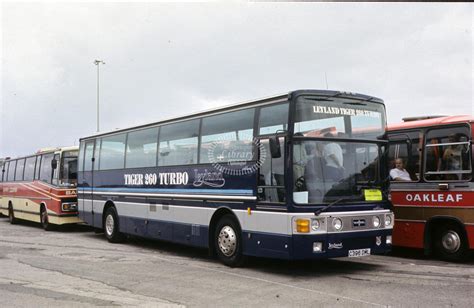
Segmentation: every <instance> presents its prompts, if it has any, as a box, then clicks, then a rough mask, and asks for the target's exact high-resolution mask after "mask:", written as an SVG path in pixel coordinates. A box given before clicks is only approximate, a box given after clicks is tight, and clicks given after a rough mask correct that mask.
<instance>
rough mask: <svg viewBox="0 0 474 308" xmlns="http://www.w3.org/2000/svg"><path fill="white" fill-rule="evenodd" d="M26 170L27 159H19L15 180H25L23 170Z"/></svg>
mask: <svg viewBox="0 0 474 308" xmlns="http://www.w3.org/2000/svg"><path fill="white" fill-rule="evenodd" d="M24 170H25V159H24V158H23V159H19V160H18V162H17V163H16V171H15V181H23V171H24Z"/></svg>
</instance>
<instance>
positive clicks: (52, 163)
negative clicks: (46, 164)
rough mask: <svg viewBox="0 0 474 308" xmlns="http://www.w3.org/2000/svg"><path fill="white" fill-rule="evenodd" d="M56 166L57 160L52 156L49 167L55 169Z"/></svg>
mask: <svg viewBox="0 0 474 308" xmlns="http://www.w3.org/2000/svg"><path fill="white" fill-rule="evenodd" d="M57 167H58V161H57V160H56V159H54V158H53V160H52V161H51V168H53V169H56V168H57Z"/></svg>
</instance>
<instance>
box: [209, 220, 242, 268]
mask: <svg viewBox="0 0 474 308" xmlns="http://www.w3.org/2000/svg"><path fill="white" fill-rule="evenodd" d="M214 241H215V242H214V247H215V249H216V254H217V256H218V257H219V259H220V260H221V261H222V263H224V264H225V265H228V266H231V267H236V266H240V265H242V264H243V263H244V261H245V258H244V256H243V254H242V231H241V230H240V226H239V224H238V222H237V221H236V219H235V218H234V216H232V215H229V214H227V215H224V216H223V217H222V218H221V219H220V220H219V222H218V223H217V226H216V230H215V233H214Z"/></svg>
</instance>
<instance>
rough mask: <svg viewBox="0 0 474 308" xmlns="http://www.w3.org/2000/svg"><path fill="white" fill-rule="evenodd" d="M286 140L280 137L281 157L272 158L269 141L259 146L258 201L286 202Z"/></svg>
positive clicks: (264, 140)
mask: <svg viewBox="0 0 474 308" xmlns="http://www.w3.org/2000/svg"><path fill="white" fill-rule="evenodd" d="M284 142H285V139H284V138H283V137H280V151H281V157H279V158H272V157H271V152H270V144H269V140H268V139H261V140H260V146H259V149H260V151H259V155H260V161H261V165H260V169H259V174H258V192H257V196H258V200H259V201H264V202H272V203H283V202H285V163H284V162H285V159H284V158H285V157H284V156H285V154H284V153H285V149H284Z"/></svg>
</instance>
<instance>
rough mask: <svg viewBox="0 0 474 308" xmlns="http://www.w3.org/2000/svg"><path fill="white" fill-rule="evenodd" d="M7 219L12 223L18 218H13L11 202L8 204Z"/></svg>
mask: <svg viewBox="0 0 474 308" xmlns="http://www.w3.org/2000/svg"><path fill="white" fill-rule="evenodd" d="M8 221H9V222H10V223H11V224H12V225H14V224H16V223H17V222H18V220H17V219H16V218H15V213H14V212H13V206H12V205H11V204H10V205H9V206H8Z"/></svg>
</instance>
